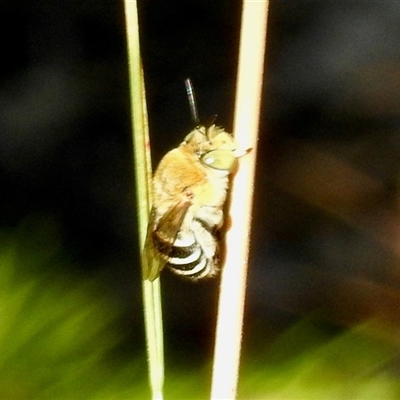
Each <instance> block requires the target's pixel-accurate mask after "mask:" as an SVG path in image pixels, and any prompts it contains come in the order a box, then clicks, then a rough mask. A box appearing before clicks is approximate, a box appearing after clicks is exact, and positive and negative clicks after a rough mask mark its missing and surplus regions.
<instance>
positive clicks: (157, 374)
mask: <svg viewBox="0 0 400 400" xmlns="http://www.w3.org/2000/svg"><path fill="white" fill-rule="evenodd" d="M125 17H126V29H127V41H128V59H129V77H130V94H131V113H132V132H133V145H134V146H133V147H134V148H133V153H134V163H135V179H136V199H137V210H138V221H139V237H140V240H139V242H140V248H141V249H143V246H144V243H145V239H146V232H147V224H148V216H149V213H150V207H151V191H150V188H151V176H152V173H151V155H150V140H149V133H148V123H147V109H146V100H145V87H144V78H143V70H142V65H141V61H140V47H139V25H138V14H137V3H136V1H129V0H125ZM143 304H144V318H145V329H146V342H147V356H148V367H149V378H150V386H151V391H152V398H153V399H158V400H159V399H162V398H163V384H164V346H163V329H162V311H161V290H160V280H159V279H156V280H155V281H153V282H149V281H147V280H146V281H145V280H143Z"/></svg>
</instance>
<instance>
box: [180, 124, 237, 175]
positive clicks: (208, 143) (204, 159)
mask: <svg viewBox="0 0 400 400" xmlns="http://www.w3.org/2000/svg"><path fill="white" fill-rule="evenodd" d="M185 142H186V143H187V144H190V145H191V146H192V147H193V149H194V151H195V153H196V154H197V156H198V158H199V160H200V162H201V163H202V164H203V165H206V166H208V167H210V168H213V169H216V170H221V171H228V172H231V171H232V170H233V169H234V168H235V166H236V163H237V155H236V153H235V151H236V142H235V139H234V138H233V136H232V135H231V134H229V133H228V132H226V131H225V130H224V129H223V128H221V127H218V126H215V125H211V126H210V127H208V128H205V127H204V126H198V127H196V128H195V129H194V130H193V131H192V132H190V133H189V135H187V136H186V138H185Z"/></svg>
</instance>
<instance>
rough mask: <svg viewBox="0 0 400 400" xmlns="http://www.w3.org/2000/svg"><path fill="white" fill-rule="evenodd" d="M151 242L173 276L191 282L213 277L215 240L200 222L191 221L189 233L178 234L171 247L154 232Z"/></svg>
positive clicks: (214, 270) (206, 227) (209, 230)
mask: <svg viewBox="0 0 400 400" xmlns="http://www.w3.org/2000/svg"><path fill="white" fill-rule="evenodd" d="M153 240H154V244H155V247H156V249H157V251H158V252H159V254H160V256H161V257H162V258H164V259H166V260H168V261H167V264H166V266H167V267H169V269H170V270H171V271H172V272H174V273H175V274H177V275H181V276H184V277H186V278H189V279H192V280H197V279H201V278H206V277H211V276H213V275H215V273H216V265H215V259H216V254H215V253H216V249H217V243H216V239H215V238H214V236H213V234H212V232H211V228H210V227H209V226H207V225H205V224H203V223H202V222H201V221H198V220H195V221H193V223H192V230H191V231H189V232H187V233H185V234H183V233H182V232H179V233H178V236H177V238H176V239H175V242H174V243H173V245H171V244H169V243H167V242H165V241H164V240H163V239H162V238H161V237H160V236H159V235H157V233H156V232H155V233H153Z"/></svg>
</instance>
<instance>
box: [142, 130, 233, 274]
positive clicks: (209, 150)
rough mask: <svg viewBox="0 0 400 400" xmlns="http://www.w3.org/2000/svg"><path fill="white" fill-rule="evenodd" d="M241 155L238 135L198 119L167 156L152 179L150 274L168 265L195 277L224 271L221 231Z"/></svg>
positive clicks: (146, 265)
mask: <svg viewBox="0 0 400 400" xmlns="http://www.w3.org/2000/svg"><path fill="white" fill-rule="evenodd" d="M239 156H240V155H239V154H238V152H237V150H236V142H235V140H234V138H233V137H232V135H231V134H229V133H228V132H226V131H225V130H224V129H223V128H221V127H218V126H216V125H214V124H212V125H211V126H209V127H206V126H204V125H198V126H197V127H196V128H195V129H194V130H193V131H192V132H190V133H189V134H188V135H187V136H186V137H185V139H184V140H183V142H182V143H181V144H180V145H179V147H177V148H175V149H173V150H171V151H169V152H168V153H167V154H166V155H165V156H164V157H163V158H162V160H161V161H160V163H159V165H158V167H157V169H156V172H155V174H154V177H153V182H152V191H153V206H152V210H151V213H150V217H149V225H148V231H147V238H146V243H145V249H144V252H143V278H144V279H148V280H150V281H153V280H155V279H156V278H157V277H158V276H159V275H160V272H161V271H162V270H163V269H164V268H165V267H167V268H168V269H170V270H171V271H172V272H174V273H175V274H177V275H180V276H183V277H186V278H189V279H191V280H195V281H196V280H198V279H202V278H209V277H213V276H215V275H216V274H217V273H218V271H219V247H218V240H217V238H216V234H217V232H218V230H219V229H220V228H221V226H222V225H223V222H224V216H223V205H224V202H225V199H226V195H227V189H228V184H229V175H230V174H231V173H232V172H233V171H234V170H235V168H236V166H237V158H238V157H239Z"/></svg>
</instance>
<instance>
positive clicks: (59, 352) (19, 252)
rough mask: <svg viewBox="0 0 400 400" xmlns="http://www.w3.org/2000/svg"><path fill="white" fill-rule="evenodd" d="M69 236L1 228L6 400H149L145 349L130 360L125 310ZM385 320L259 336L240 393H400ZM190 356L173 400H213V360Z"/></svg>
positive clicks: (172, 385)
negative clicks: (87, 272) (75, 261)
mask: <svg viewBox="0 0 400 400" xmlns="http://www.w3.org/2000/svg"><path fill="white" fill-rule="evenodd" d="M60 242H61V241H60V235H59V234H58V233H57V225H56V224H55V223H53V221H52V220H49V219H46V220H43V219H37V218H31V219H29V220H28V221H26V222H25V223H24V224H23V225H22V226H21V227H20V228H19V229H17V230H15V231H4V230H3V231H2V232H0V349H1V351H0V399H2V400H3V399H4V400H15V399H17V400H26V399H30V400H31V399H32V400H36V399H37V400H39V399H40V400H64V399H65V400H81V399H82V400H92V399H93V400H113V399H115V400H128V399H146V398H150V396H151V395H150V391H149V389H148V377H147V375H146V369H147V368H146V362H145V360H144V354H145V349H144V348H143V349H142V354H143V357H140V358H139V359H137V358H134V354H132V356H130V355H128V356H126V355H124V357H121V346H122V345H124V343H125V344H126V342H127V339H128V340H132V339H131V338H127V337H126V336H125V335H124V333H123V332H121V324H120V323H119V321H120V320H121V312H120V311H119V310H118V307H117V306H116V305H115V301H113V299H112V298H111V296H110V294H108V292H107V291H106V290H105V287H104V284H102V283H100V282H99V281H94V280H93V279H87V278H85V277H82V274H81V273H79V272H78V269H77V268H76V266H75V267H74V265H72V264H71V263H70V262H69V261H68V259H67V257H66V256H65V254H63V252H62V251H61V246H60ZM182 323H184V322H183V321H182ZM376 326H377V325H376V324H375V325H373V326H372V325H371V324H368V323H366V324H363V325H360V326H358V327H356V328H354V329H350V330H348V331H345V332H344V333H340V334H332V333H331V332H329V331H328V332H327V330H326V329H322V328H321V327H320V326H319V325H318V324H315V323H312V322H310V321H309V320H304V321H302V322H301V323H298V324H296V325H295V326H293V327H292V328H291V329H289V330H288V331H287V332H286V333H284V334H281V335H280V336H279V337H278V339H277V340H275V341H274V342H273V343H266V340H265V337H263V335H262V334H257V335H255V336H256V337H255V338H254V340H253V341H252V343H253V345H254V347H255V349H254V350H251V349H246V350H245V353H244V354H243V355H242V370H241V375H240V379H239V395H238V399H246V400H247V399H251V400H255V399H263V400H264V399H284V400H291V399H310V400H311V399H328V400H330V399H332V400H333V399H360V400H370V399H371V400H372V399H381V398H384V399H398V398H400V383H399V381H398V379H397V376H396V373H395V370H394V369H392V368H391V365H395V362H396V359H395V357H396V353H397V352H396V348H395V346H394V345H392V344H390V343H388V342H385V341H382V340H378V339H376V338H374V336H373V335H372V334H371V333H372V332H375V333H376V332H377V328H376ZM381 329H382V330H383V329H384V327H381ZM382 336H384V335H382ZM258 341H259V342H258ZM140 346H141V344H140V343H139V344H137V347H140ZM143 347H144V343H143ZM171 350H172V351H173V349H171ZM132 353H133V352H132ZM190 359H191V355H190V354H188V355H187V357H186V359H183V360H181V361H182V362H181V363H180V364H179V366H178V365H176V366H169V368H168V373H167V377H166V378H167V379H166V385H165V386H166V387H165V394H166V398H169V399H185V400H188V399H192V400H201V399H207V398H209V393H210V379H211V367H210V365H211V361H210V364H209V365H199V366H195V367H194V368H193V366H192V365H190V363H189V361H190ZM167 364H168V360H167Z"/></svg>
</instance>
